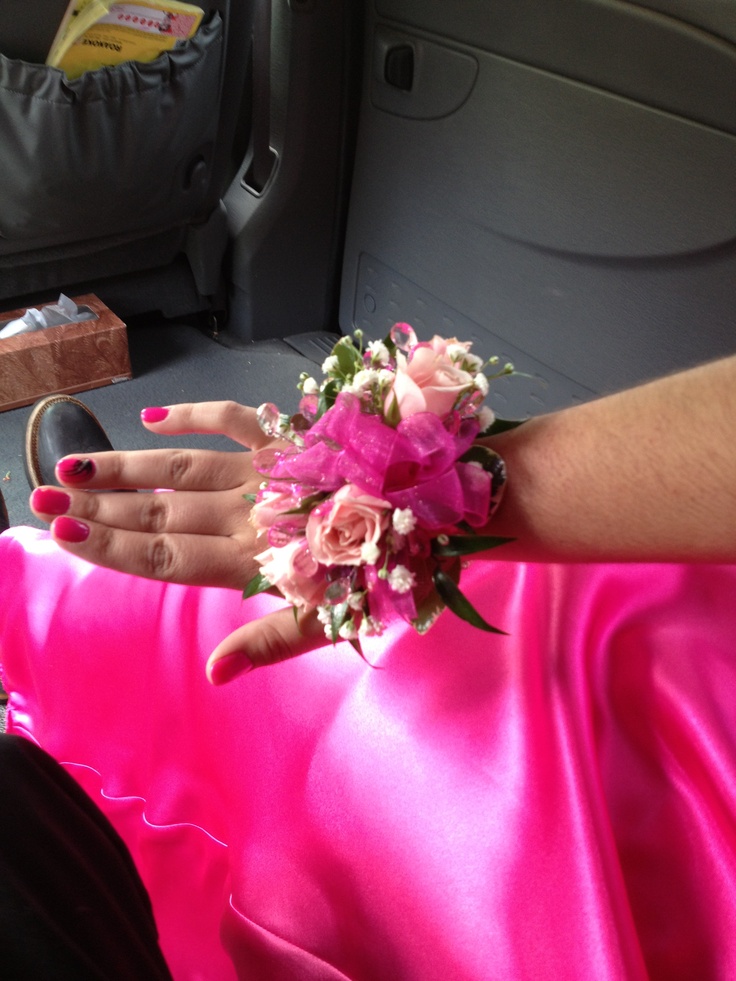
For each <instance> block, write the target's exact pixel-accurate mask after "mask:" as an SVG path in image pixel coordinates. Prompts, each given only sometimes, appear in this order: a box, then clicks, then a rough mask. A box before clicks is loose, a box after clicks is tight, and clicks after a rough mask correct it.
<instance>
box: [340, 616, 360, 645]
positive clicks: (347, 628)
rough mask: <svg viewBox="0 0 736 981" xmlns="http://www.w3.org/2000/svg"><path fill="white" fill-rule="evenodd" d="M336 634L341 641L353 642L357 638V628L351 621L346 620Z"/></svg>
mask: <svg viewBox="0 0 736 981" xmlns="http://www.w3.org/2000/svg"><path fill="white" fill-rule="evenodd" d="M337 633H338V635H339V636H340V637H342V639H343V640H355V639H356V637H357V636H358V628H357V627H356V626H355V624H354V623H353V621H352V620H346V621H345V622H344V623H343V624H342V626H341V627H340V629H339V630H338V631H337Z"/></svg>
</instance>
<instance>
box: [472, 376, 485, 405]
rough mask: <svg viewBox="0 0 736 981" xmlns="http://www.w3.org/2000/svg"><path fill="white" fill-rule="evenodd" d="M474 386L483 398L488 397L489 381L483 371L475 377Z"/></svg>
mask: <svg viewBox="0 0 736 981" xmlns="http://www.w3.org/2000/svg"><path fill="white" fill-rule="evenodd" d="M473 384H474V385H475V387H476V388H477V389H478V391H479V392H480V393H481V395H482V396H483V398H485V397H486V395H488V379H487V378H486V376H485V375H484V374H483V372H482V371H479V372H478V374H477V375H475V377H474V378H473Z"/></svg>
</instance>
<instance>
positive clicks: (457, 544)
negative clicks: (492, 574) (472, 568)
mask: <svg viewBox="0 0 736 981" xmlns="http://www.w3.org/2000/svg"><path fill="white" fill-rule="evenodd" d="M449 539H450V540H449V541H448V543H447V544H446V545H441V544H440V543H439V542H438V541H437V540H435V541H433V542H432V554H433V555H436V556H439V557H441V558H449V557H454V556H458V555H473V554H474V553H475V552H485V551H487V550H488V549H489V548H498V547H499V545H505V544H506V543H507V542H513V541H516V539H515V538H503V537H501V536H500V535H450V536H449Z"/></svg>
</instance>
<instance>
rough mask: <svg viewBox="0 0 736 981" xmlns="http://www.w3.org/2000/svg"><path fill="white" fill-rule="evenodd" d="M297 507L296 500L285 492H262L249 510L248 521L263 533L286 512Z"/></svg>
mask: <svg viewBox="0 0 736 981" xmlns="http://www.w3.org/2000/svg"><path fill="white" fill-rule="evenodd" d="M298 507H299V500H298V498H296V497H294V495H293V494H292V493H291V492H290V491H287V490H271V489H270V488H269V489H268V490H263V491H261V492H260V493H259V495H258V500H257V501H256V503H255V504H254V505H253V507H252V508H251V512H250V521H251V524H252V525H253V527H254V528H257V529H258V531H265V530H267V529H268V528H270V527H271V525H272V524H274V523H275V522H276V521H277V520H278V518H279V517H280V516H281V515H283V514H284V512H286V511H293V510H294V509H295V508H298Z"/></svg>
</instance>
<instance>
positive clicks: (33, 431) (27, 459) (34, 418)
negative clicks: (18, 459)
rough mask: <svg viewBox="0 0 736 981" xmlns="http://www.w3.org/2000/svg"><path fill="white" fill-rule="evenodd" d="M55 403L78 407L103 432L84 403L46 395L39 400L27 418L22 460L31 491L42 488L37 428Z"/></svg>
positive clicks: (60, 396)
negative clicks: (69, 403)
mask: <svg viewBox="0 0 736 981" xmlns="http://www.w3.org/2000/svg"><path fill="white" fill-rule="evenodd" d="M57 402H71V403H73V404H74V405H78V406H79V407H80V408H81V409H84V411H85V412H86V413H87V415H88V416H89V417H90V419H92V421H93V422H95V423H96V424H97V425H98V426H99V427H100V429H101V430H102V431H103V432H104V431H105V430H104V429H103V427H102V425H101V423H100V420H99V419H98V418H97V416H96V415H95V414H94V412H92V410H91V409H88V408H87V406H86V405H85V404H84V402H80V401H79V399H75V398H72V396H71V395H48V396H47V397H46V398H45V399H41V401H40V402H37V403H36V405H34V407H33V409H32V411H31V414H30V416H29V417H28V422H27V423H26V439H25V454H24V459H23V466H24V469H25V472H26V478H27V480H28V483H29V484H30V487H31V490H35V489H36V488H37V487H42V486H43V480H42V479H41V473H40V469H39V465H38V428H39V426H40V425H41V420H42V419H43V416H44V413H45V412H46V410H47V409H48V408H49V407H50V406H52V405H55V404H56V403H57Z"/></svg>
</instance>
